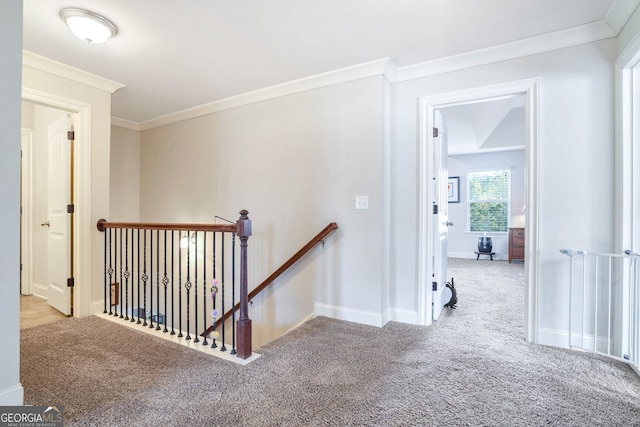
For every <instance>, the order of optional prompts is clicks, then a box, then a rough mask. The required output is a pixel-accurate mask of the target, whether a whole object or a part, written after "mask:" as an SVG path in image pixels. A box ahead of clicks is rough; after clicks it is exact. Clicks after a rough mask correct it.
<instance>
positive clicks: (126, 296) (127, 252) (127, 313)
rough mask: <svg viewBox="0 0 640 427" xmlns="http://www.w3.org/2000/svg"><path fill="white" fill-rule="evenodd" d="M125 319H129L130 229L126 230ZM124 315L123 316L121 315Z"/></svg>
mask: <svg viewBox="0 0 640 427" xmlns="http://www.w3.org/2000/svg"><path fill="white" fill-rule="evenodd" d="M124 241H125V244H124V252H125V256H124V309H125V315H124V320H129V276H130V274H131V273H129V229H128V228H127V229H125V230H124ZM120 317H122V316H120Z"/></svg>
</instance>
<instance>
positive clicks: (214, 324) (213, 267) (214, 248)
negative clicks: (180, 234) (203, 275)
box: [211, 231, 218, 348]
mask: <svg viewBox="0 0 640 427" xmlns="http://www.w3.org/2000/svg"><path fill="white" fill-rule="evenodd" d="M216 234H218V233H216V232H215V231H214V232H213V250H212V251H211V252H212V261H213V265H212V270H213V280H212V283H213V284H214V285H212V286H211V293H212V294H213V298H212V299H213V308H212V313H213V311H215V309H216V296H217V293H214V289H213V286H215V283H216V253H217V251H216ZM212 317H214V316H213V315H212ZM216 333H217V332H216V319H213V331H212V332H211V337H212V339H213V343H212V344H211V348H218V344H216Z"/></svg>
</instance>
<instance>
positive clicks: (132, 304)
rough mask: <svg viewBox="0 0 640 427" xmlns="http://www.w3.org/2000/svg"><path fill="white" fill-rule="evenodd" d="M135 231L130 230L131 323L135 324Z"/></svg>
mask: <svg viewBox="0 0 640 427" xmlns="http://www.w3.org/2000/svg"><path fill="white" fill-rule="evenodd" d="M134 232H135V229H133V228H132V229H131V272H130V273H131V318H130V321H131V322H135V314H134V313H133V309H134V307H135V301H134V300H135V295H134V293H133V271H134V270H135V267H136V265H135V256H134V254H135V252H136V250H135V233H134Z"/></svg>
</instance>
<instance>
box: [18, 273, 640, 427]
mask: <svg viewBox="0 0 640 427" xmlns="http://www.w3.org/2000/svg"><path fill="white" fill-rule="evenodd" d="M450 275H452V276H453V277H455V282H456V285H457V287H458V292H459V303H458V308H457V309H455V310H451V309H447V310H446V311H445V313H444V315H443V318H442V319H441V320H440V321H439V322H438V323H437V325H436V326H433V327H429V328H425V327H419V326H412V325H406V324H400V323H395V322H391V323H389V324H388V325H387V326H385V327H384V328H381V329H380V328H375V327H367V326H362V325H357V324H353V323H349V322H342V321H337V320H332V319H328V318H324V317H319V318H316V319H313V320H311V321H310V322H308V323H306V324H304V325H303V326H301V327H300V328H298V329H296V330H294V331H292V332H290V333H289V334H287V335H285V336H284V337H281V338H280V339H278V340H276V341H274V342H272V343H270V344H268V345H266V346H264V347H262V348H261V349H259V352H260V353H261V354H262V357H260V358H259V359H258V360H256V361H255V362H252V363H251V364H249V365H247V366H244V367H243V366H238V365H235V364H233V363H230V362H225V361H222V360H219V359H216V358H212V357H211V356H207V355H205V354H202V353H199V352H194V351H190V350H188V349H186V348H183V347H181V346H178V345H175V344H172V343H169V342H165V341H162V340H160V339H158V338H155V337H152V336H149V335H146V334H144V333H139V332H137V331H134V330H131V329H129V328H124V327H120V326H118V325H117V324H115V323H113V322H110V321H106V320H103V319H99V318H97V317H90V318H85V319H65V320H62V321H59V322H56V323H53V324H51V325H47V326H39V327H35V328H30V329H27V330H24V331H22V332H21V333H22V336H21V339H22V355H21V365H22V366H21V381H22V384H23V385H24V387H25V401H26V403H28V404H37V405H49V404H57V405H63V406H64V409H65V418H66V425H69V426H73V425H82V426H87V425H95V426H133V425H136V426H157V425H167V426H178V425H179V426H204V425H220V426H230V425H236V426H347V425H358V426H454V425H465V426H466V425H472V426H475V425H484V426H541V425H558V426H587V425H589V426H591V425H603V426H610V425H620V426H623V425H624V426H629V425H640V378H639V377H638V376H637V375H636V374H635V373H634V372H633V371H632V370H631V369H630V368H629V367H628V366H627V365H626V364H624V363H622V362H617V361H612V360H608V359H605V358H603V357H600V356H595V355H591V354H585V353H576V352H572V351H568V350H562V349H554V348H549V347H542V346H536V345H532V344H529V343H526V342H525V341H524V340H523V338H522V336H523V332H522V330H523V319H522V316H523V311H524V310H523V307H524V301H523V298H524V297H523V267H522V265H512V264H508V263H506V262H500V261H493V262H491V261H482V260H480V261H476V260H452V261H451V265H450Z"/></svg>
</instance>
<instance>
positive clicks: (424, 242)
mask: <svg viewBox="0 0 640 427" xmlns="http://www.w3.org/2000/svg"><path fill="white" fill-rule="evenodd" d="M538 86H539V79H528V80H523V81H516V82H508V83H504V84H499V85H492V86H485V87H481V88H474V89H469V90H463V91H457V92H451V93H445V94H441V95H434V96H425V97H422V98H421V99H420V150H419V153H420V154H419V159H420V160H419V171H420V174H419V177H420V193H419V198H420V202H419V233H420V236H421V238H420V239H419V251H418V253H419V280H420V285H419V295H418V316H419V320H420V323H421V324H424V325H429V324H431V323H432V322H433V317H432V310H431V307H432V305H433V302H434V301H433V292H432V277H433V273H434V271H433V265H434V264H435V262H432V260H433V259H434V256H435V249H434V247H435V237H434V235H433V233H431V232H430V230H434V226H435V225H434V221H435V220H436V218H435V217H436V215H433V207H432V201H433V200H434V187H435V186H434V185H431V183H432V177H433V176H434V175H435V174H437V173H438V171H435V170H433V168H434V166H433V165H434V163H433V160H432V159H433V158H434V152H433V150H434V148H433V147H434V133H433V131H432V129H433V127H434V117H435V116H434V113H435V111H436V110H439V109H443V108H446V107H452V106H455V105H463V104H471V103H477V102H482V101H484V100H487V99H498V98H500V97H509V96H514V95H522V96H523V97H524V108H525V169H526V184H525V204H526V206H527V216H526V224H525V229H526V238H525V241H526V247H525V258H526V259H527V262H526V264H525V302H524V305H525V307H524V312H525V322H524V325H525V326H524V329H525V330H524V336H525V339H526V340H528V341H532V342H537V316H536V313H537V275H536V271H537V259H536V250H535V248H537V215H536V213H537V199H538V198H537V187H538V186H537V181H538V179H537V176H538V151H537V147H538ZM445 274H446V273H445Z"/></svg>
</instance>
